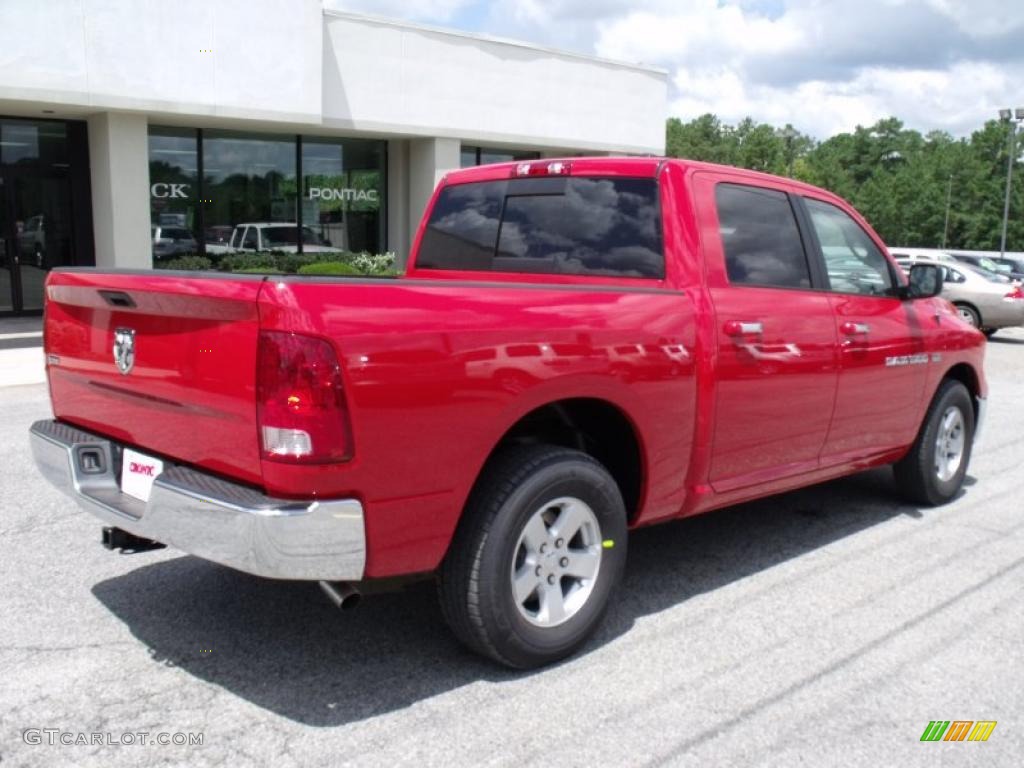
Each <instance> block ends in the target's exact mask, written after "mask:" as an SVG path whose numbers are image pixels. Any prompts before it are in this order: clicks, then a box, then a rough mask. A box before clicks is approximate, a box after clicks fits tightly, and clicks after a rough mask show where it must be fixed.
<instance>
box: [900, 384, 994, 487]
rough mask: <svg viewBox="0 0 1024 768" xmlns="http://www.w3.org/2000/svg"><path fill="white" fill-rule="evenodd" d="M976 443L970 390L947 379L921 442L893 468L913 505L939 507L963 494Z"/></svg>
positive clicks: (926, 420) (930, 410)
mask: <svg viewBox="0 0 1024 768" xmlns="http://www.w3.org/2000/svg"><path fill="white" fill-rule="evenodd" d="M973 442H974V406H973V405H972V403H971V395H970V393H969V392H968V391H967V387H965V386H964V385H963V384H961V383H960V382H959V381H954V380H951V379H947V380H945V381H944V382H942V384H941V385H940V386H939V390H938V392H936V393H935V398H934V399H933V400H932V403H931V405H930V406H929V407H928V412H927V413H926V414H925V417H924V423H923V424H922V425H921V431H920V432H919V433H918V435H917V439H916V440H915V441H914V444H913V445H912V446H911V448H910V452H909V453H907V455H906V456H905V457H904V458H903V459H901V460H900V461H898V462H897V463H896V464H895V465H893V470H894V472H895V475H896V482H897V483H898V484H899V486H900V490H901V491H902V492H903V493H904V494H905V495H906V496H907V498H908V499H909V500H910V501H913V502H916V503H919V504H926V505H928V506H936V505H938V504H945V503H946V502H947V501H950V500H951V499H952V498H953V497H954V496H956V494H957V493H958V492H959V490H960V487H961V486H962V485H963V482H964V476H965V475H966V474H967V464H968V462H969V461H970V458H971V448H972V444H973Z"/></svg>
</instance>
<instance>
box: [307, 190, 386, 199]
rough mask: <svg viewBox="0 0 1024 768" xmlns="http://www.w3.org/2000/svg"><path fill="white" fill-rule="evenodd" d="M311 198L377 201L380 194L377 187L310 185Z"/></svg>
mask: <svg viewBox="0 0 1024 768" xmlns="http://www.w3.org/2000/svg"><path fill="white" fill-rule="evenodd" d="M309 199H310V200H349V201H356V202H367V203H376V202H379V200H380V196H379V195H378V194H377V190H375V189H351V188H349V187H343V188H341V189H334V188H332V187H310V188H309Z"/></svg>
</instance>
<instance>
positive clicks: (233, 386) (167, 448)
mask: <svg viewBox="0 0 1024 768" xmlns="http://www.w3.org/2000/svg"><path fill="white" fill-rule="evenodd" d="M262 284H263V277H262V276H256V275H254V276H252V277H247V276H231V277H221V276H218V275H207V276H199V275H194V274H185V273H166V274H161V273H159V272H157V273H151V274H141V273H126V272H116V271H112V272H97V271H94V270H89V271H76V270H67V271H54V272H51V274H50V276H49V279H48V280H47V287H46V290H47V298H48V302H47V305H46V319H45V326H44V327H45V332H44V341H45V351H46V359H47V363H46V368H47V374H48V376H49V381H50V397H51V400H52V401H53V410H54V416H55V417H56V418H57V419H60V420H62V421H66V422H68V423H71V424H75V425H78V426H80V427H82V428H84V429H87V430H90V431H92V432H96V433H99V434H102V435H106V436H107V437H110V438H111V439H114V440H117V441H120V442H123V443H125V444H127V445H130V446H134V447H136V448H138V449H139V450H141V451H143V452H146V453H150V454H154V455H157V456H160V457H165V458H169V459H178V460H181V461H187V462H188V463H190V464H196V465H199V466H201V467H204V468H206V469H208V470H210V471H212V472H219V473H223V474H227V475H230V476H233V477H236V478H238V479H240V480H245V481H248V482H252V483H256V484H258V483H260V481H261V474H260V455H259V444H258V436H257V428H256V405H255V376H256V346H257V339H258V335H259V315H258V305H257V298H258V296H259V292H260V288H261V286H262ZM118 331H121V334H120V335H121V339H122V343H121V345H120V346H121V350H122V358H123V359H122V363H123V364H124V363H126V358H125V357H124V354H123V353H124V352H126V351H127V350H126V349H125V347H126V346H127V345H128V342H127V341H126V339H127V337H128V336H132V343H131V346H132V347H133V356H134V359H133V361H132V363H133V364H132V366H131V368H130V370H127V371H123V370H121V367H127V365H122V366H121V367H119V366H118V364H117V361H116V359H115V353H114V347H115V334H116V332H118ZM129 331H130V332H132V333H128V332H129Z"/></svg>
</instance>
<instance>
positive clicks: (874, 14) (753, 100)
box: [326, 0, 1024, 138]
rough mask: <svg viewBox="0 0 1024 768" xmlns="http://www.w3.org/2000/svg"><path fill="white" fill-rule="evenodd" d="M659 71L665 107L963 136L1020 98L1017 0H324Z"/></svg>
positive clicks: (800, 124)
mask: <svg viewBox="0 0 1024 768" xmlns="http://www.w3.org/2000/svg"><path fill="white" fill-rule="evenodd" d="M326 2H327V4H328V5H329V6H334V7H336V8H340V9H345V10H351V11H356V12H360V13H368V14H372V15H376V16H390V17H397V18H404V19H409V20H412V21H418V22H422V23H426V24H431V25H437V26H446V27H452V28H456V29H462V30H466V31H469V32H481V33H485V34H489V35H494V36H499V37H507V38H514V39H518V40H524V41H528V42H533V43H540V44H544V45H551V46H556V47H559V48H566V49H569V50H574V51H578V52H581V53H589V54H596V55H598V56H604V57H607V58H612V59H619V60H624V61H631V62H643V63H645V64H652V65H655V66H658V67H661V68H663V69H665V70H667V71H668V73H669V81H670V89H669V114H670V115H674V116H678V117H681V118H683V119H684V120H686V119H690V118H693V117H696V116H697V115H700V114H702V113H704V112H713V113H715V114H717V115H718V116H719V117H721V118H722V119H724V120H726V121H727V122H736V121H737V120H740V119H742V118H743V117H745V116H747V115H749V116H751V117H753V118H755V119H756V120H761V121H765V122H769V123H772V124H776V125H781V124H784V123H787V122H790V123H792V124H793V125H794V126H796V127H797V128H798V129H800V130H802V131H805V132H807V133H810V134H812V135H814V136H816V137H818V138H825V137H827V136H830V135H832V134H833V133H836V132H838V131H842V130H850V129H852V128H853V127H854V126H856V125H858V124H861V125H867V124H870V123H873V122H874V121H875V120H877V119H879V118H882V117H888V116H890V115H895V116H896V117H899V118H900V119H902V120H903V121H904V122H905V123H907V124H908V125H909V126H911V127H913V128H918V129H920V130H923V131H928V130H931V129H933V128H938V129H943V130H947V131H949V132H951V133H953V134H955V135H965V134H969V133H970V132H971V131H972V130H974V129H976V128H978V127H979V126H981V125H982V124H983V123H984V121H985V120H988V119H991V118H994V117H995V114H996V111H997V110H998V108H999V107H1001V106H1011V105H1012V106H1018V105H1020V106H1024V2H1022V0H973V1H971V0H326Z"/></svg>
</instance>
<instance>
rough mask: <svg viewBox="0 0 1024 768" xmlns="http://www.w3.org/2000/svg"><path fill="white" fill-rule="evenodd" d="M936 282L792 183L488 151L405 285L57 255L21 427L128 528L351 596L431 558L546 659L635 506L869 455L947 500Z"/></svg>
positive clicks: (596, 591)
mask: <svg viewBox="0 0 1024 768" xmlns="http://www.w3.org/2000/svg"><path fill="white" fill-rule="evenodd" d="M940 289H941V282H940V278H939V274H938V270H936V269H935V268H934V267H927V266H915V267H913V268H912V269H911V271H910V273H909V278H908V276H907V275H905V274H904V273H903V272H902V271H901V270H900V269H899V267H897V265H896V264H895V263H894V262H893V261H892V259H891V258H890V257H889V255H888V254H887V252H886V249H885V246H884V245H883V243H882V242H881V240H879V238H878V236H877V235H876V234H875V233H874V232H873V231H872V230H871V228H870V227H869V226H868V225H867V224H866V223H865V222H864V220H863V219H862V218H861V217H860V216H859V215H858V214H857V213H856V212H855V211H854V210H853V209H852V208H851V207H850V206H849V205H847V204H846V203H845V202H843V201H842V200H840V199H839V198H837V197H836V196H834V195H832V194H829V193H828V192H825V191H823V190H821V189H817V188H815V187H812V186H808V185H806V184H802V183H798V182H795V181H791V180H788V179H782V178H776V177H772V176H767V175H763V174H758V173H753V172H746V171H741V170H737V169H734V168H726V167H720V166H714V165H707V164H700V163H693V162H686V161H682V160H664V159H648V158H643V159H636V158H617V159H612V158H594V159H581V158H573V159H571V160H561V161H558V160H541V161H532V162H529V163H515V164H505V165H493V166H485V167H480V168H474V169H468V170H463V171H458V172H455V173H451V174H449V175H448V176H447V177H445V179H444V180H443V181H442V182H441V184H440V185H439V187H438V189H437V190H436V192H435V193H434V197H433V199H432V201H431V203H430V206H429V209H428V211H427V214H426V216H425V218H424V221H423V223H422V224H421V226H420V230H419V232H418V235H417V237H416V241H415V245H414V248H413V252H412V254H411V258H410V261H409V265H408V268H407V270H406V273H405V275H404V276H403V277H401V278H398V279H373V278H328V277H312V276H291V275H289V276H259V275H232V274H215V273H184V272H160V273H155V272H129V271H117V270H109V271H101V270H95V269H59V270H54V271H53V272H51V273H50V277H49V279H48V282H47V286H46V297H47V303H46V320H45V352H46V360H47V370H48V375H49V386H50V396H51V399H52V402H53V412H54V416H55V417H56V418H55V420H50V421H43V422H38V423H36V424H35V425H33V427H32V429H31V438H32V446H33V450H34V453H35V457H36V460H37V463H38V466H39V467H40V469H41V470H42V472H43V473H44V474H45V475H46V476H47V477H48V478H49V479H50V480H51V481H52V482H53V483H55V484H56V485H57V486H58V487H60V488H61V489H62V490H64V491H65V492H67V493H68V494H70V495H71V496H72V497H73V498H75V499H76V500H77V501H78V502H79V503H80V504H81V505H82V506H83V507H85V508H86V509H87V510H89V511H90V512H92V513H94V514H95V515H96V516H98V517H99V518H100V519H101V520H103V521H104V522H105V523H106V525H107V526H108V527H107V528H105V535H106V538H107V543H108V545H110V546H113V547H120V548H123V549H126V550H131V549H145V548H147V546H150V545H155V543H163V544H167V545H171V546H174V547H177V548H178V549H181V550H184V551H185V552H188V553H191V554H193V555H197V556H199V557H202V558H206V559H209V560H212V561H215V562H217V563H222V564H224V565H227V566H230V567H232V568H236V569H239V570H242V571H246V572H248V573H252V574H257V575H260V576H266V577H272V578H281V579H308V580H315V581H319V582H321V585H322V586H324V588H325V591H327V592H328V594H329V595H330V596H332V597H333V599H334V600H335V602H337V603H339V604H346V602H347V601H348V600H349V599H350V598H351V596H355V595H358V592H357V590H358V589H359V586H358V584H359V583H360V582H368V581H372V580H379V579H384V578H390V577H400V576H403V577H404V576H410V575H424V574H427V575H431V574H432V575H435V576H436V578H437V583H438V586H439V592H440V598H441V604H442V607H443V612H444V615H445V617H446V618H447V620H448V622H449V624H450V625H451V627H452V629H453V630H454V632H455V634H456V635H458V637H459V638H460V639H461V640H462V641H463V642H464V643H465V644H466V645H468V646H469V647H470V648H472V649H475V650H476V651H479V652H481V653H483V654H485V655H488V656H490V657H492V658H493V659H496V660H497V661H499V662H501V663H504V664H507V665H510V666H514V667H531V666H536V665H539V664H543V663H546V662H550V661H552V660H554V659H558V658H561V657H563V656H565V655H567V654H569V653H571V652H572V651H573V650H574V649H576V648H578V647H579V646H580V644H581V643H582V642H583V641H584V640H585V639H586V637H587V636H588V634H589V633H591V632H592V631H593V630H594V628H595V626H596V625H597V623H598V622H599V620H600V618H601V615H602V614H603V612H604V610H605V608H606V605H607V604H608V601H609V595H610V593H611V592H612V590H613V588H614V587H615V585H616V583H617V582H618V581H619V580H620V577H621V575H622V572H623V567H624V564H625V560H626V548H627V531H628V530H629V529H631V528H635V527H637V526H644V525H649V524H651V523H659V522H662V521H666V520H675V519H678V518H682V517H687V516H689V515H695V514H699V513H702V512H707V511H708V510H712V509H716V508H719V507H723V506H727V505H730V504H735V503H737V502H742V501H745V500H748V499H753V498H756V497H760V496H766V495H769V494H774V493H778V492H780V491H786V490H789V489H792V488H796V487H799V486H805V485H809V484H812V483H818V482H820V481H823V480H828V479H830V478H835V477H839V476H841V475H847V474H850V473H853V472H858V471H860V470H863V469H865V468H868V467H875V466H879V465H884V464H893V465H894V467H895V476H896V480H897V484H898V486H899V488H900V489H901V490H902V491H903V492H904V493H905V494H906V495H908V496H909V497H910V498H911V499H913V500H914V501H915V502H917V503H920V504H928V505H930V504H940V503H943V502H945V501H947V500H949V499H951V498H952V497H953V496H954V495H955V494H957V493H958V491H959V490H960V487H961V484H962V482H963V479H964V474H965V472H966V470H967V464H968V460H969V458H970V453H971V446H972V442H973V439H974V437H975V434H976V432H977V429H978V426H979V425H980V422H981V417H982V415H983V412H984V404H985V396H986V384H985V377H984V373H983V369H982V358H983V353H984V338H983V336H982V335H981V334H980V333H979V332H978V331H976V330H974V329H973V328H971V327H969V326H968V325H967V324H965V323H964V322H963V321H961V320H960V319H958V317H957V313H956V311H955V310H954V309H953V308H952V307H951V305H950V304H949V303H948V302H946V301H944V300H942V299H940V298H936V295H937V293H938V291H939V290H940ZM666 567H668V566H667V565H666Z"/></svg>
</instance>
